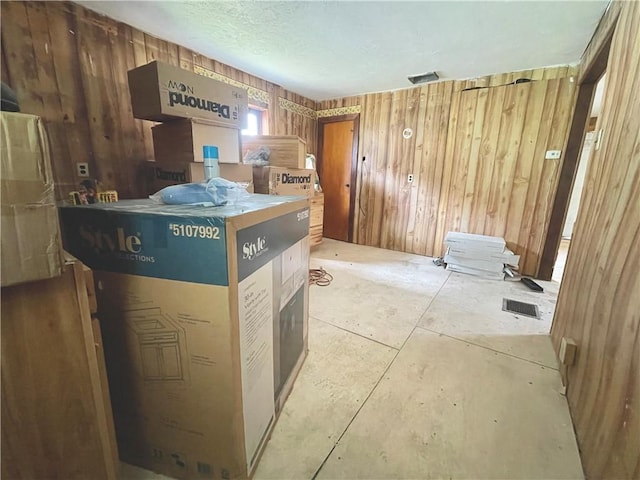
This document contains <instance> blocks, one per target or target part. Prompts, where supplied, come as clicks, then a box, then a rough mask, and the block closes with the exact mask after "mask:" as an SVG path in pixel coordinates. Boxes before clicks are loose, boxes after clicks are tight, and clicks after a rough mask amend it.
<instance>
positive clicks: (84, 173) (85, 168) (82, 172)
mask: <svg viewBox="0 0 640 480" xmlns="http://www.w3.org/2000/svg"><path fill="white" fill-rule="evenodd" d="M76 169H77V170H78V176H79V177H88V176H89V164H88V163H84V162H78V163H76Z"/></svg>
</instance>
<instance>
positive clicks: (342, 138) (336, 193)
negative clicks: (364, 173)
mask: <svg viewBox="0 0 640 480" xmlns="http://www.w3.org/2000/svg"><path fill="white" fill-rule="evenodd" d="M358 120H359V115H357V114H356V115H343V116H340V117H329V118H321V119H319V121H318V124H319V130H320V131H319V144H320V148H319V149H318V150H319V155H318V175H319V176H320V185H321V186H322V190H323V192H324V218H323V223H324V227H323V229H324V233H323V236H325V237H328V238H333V239H335V240H342V241H346V242H350V241H352V236H353V211H354V201H355V192H356V168H357V155H358Z"/></svg>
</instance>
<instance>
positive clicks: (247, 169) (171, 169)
mask: <svg viewBox="0 0 640 480" xmlns="http://www.w3.org/2000/svg"><path fill="white" fill-rule="evenodd" d="M146 163H147V166H146V167H147V174H148V176H147V178H148V182H147V184H148V185H149V193H150V194H151V193H155V192H157V191H158V190H161V189H163V188H164V187H168V186H169V185H177V184H180V183H193V182H203V181H204V179H205V176H204V164H203V163H194V162H167V163H160V162H146ZM220 176H221V177H222V178H226V179H227V180H231V181H232V182H238V183H241V184H242V185H244V186H246V188H247V192H249V193H253V167H252V166H251V165H244V164H241V163H238V164H233V163H221V164H220Z"/></svg>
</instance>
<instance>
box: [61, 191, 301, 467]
mask: <svg viewBox="0 0 640 480" xmlns="http://www.w3.org/2000/svg"><path fill="white" fill-rule="evenodd" d="M61 218H62V223H63V228H64V231H65V238H66V240H67V249H68V250H69V251H70V252H71V253H73V254H74V255H76V256H77V257H78V258H80V259H82V260H83V261H84V262H85V263H87V264H88V265H89V266H91V267H92V268H93V269H94V275H95V279H96V282H97V286H98V288H97V296H98V308H99V313H100V318H101V320H102V325H103V336H104V345H105V353H106V359H107V369H108V373H109V380H110V388H111V395H112V403H113V409H114V418H115V423H116V430H117V434H118V442H119V449H120V456H121V458H122V459H123V460H124V461H126V462H129V463H132V464H134V465H138V466H141V467H144V468H147V469H150V470H153V471H156V472H159V473H163V474H166V475H170V476H174V477H176V478H200V477H211V478H222V479H234V478H245V477H247V476H250V475H251V474H252V472H253V471H254V469H255V467H256V464H257V460H258V458H259V456H260V454H261V451H262V449H263V448H264V445H265V443H266V441H267V439H268V437H269V434H270V432H271V430H272V428H273V426H274V423H275V421H276V418H277V415H278V413H279V411H280V409H281V408H282V404H283V402H284V400H285V398H286V397H287V395H288V393H289V392H290V390H291V388H292V385H293V381H294V379H295V377H296V375H297V372H298V371H299V369H300V368H301V365H302V362H303V360H304V358H305V356H306V352H307V329H308V301H309V290H308V283H307V276H308V268H309V266H308V264H309V237H308V235H309V200H308V199H300V198H291V197H276V196H265V195H252V196H251V198H250V199H249V200H247V201H246V202H242V203H240V204H238V205H235V206H225V207H212V208H196V209H194V208H193V207H183V206H168V205H157V204H152V203H151V202H150V201H144V200H143V201H133V200H131V201H122V202H119V203H117V204H102V205H88V206H81V207H67V208H62V209H61Z"/></svg>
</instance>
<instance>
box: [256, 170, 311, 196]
mask: <svg viewBox="0 0 640 480" xmlns="http://www.w3.org/2000/svg"><path fill="white" fill-rule="evenodd" d="M315 181H316V172H315V171H314V170H302V169H298V168H284V167H253V188H254V189H255V191H256V193H265V194H268V195H304V196H307V197H312V196H313V195H314V194H315V188H314V185H315Z"/></svg>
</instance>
